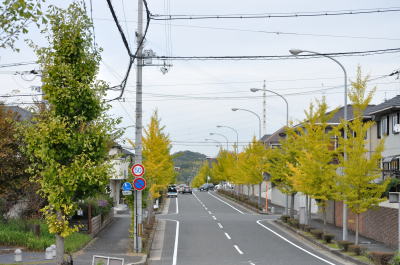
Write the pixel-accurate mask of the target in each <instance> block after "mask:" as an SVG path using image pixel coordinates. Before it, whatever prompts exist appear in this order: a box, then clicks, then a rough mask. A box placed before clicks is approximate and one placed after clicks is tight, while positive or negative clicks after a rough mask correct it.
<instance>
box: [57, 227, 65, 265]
mask: <svg viewBox="0 0 400 265" xmlns="http://www.w3.org/2000/svg"><path fill="white" fill-rule="evenodd" d="M63 262H64V238H63V237H62V236H60V235H59V234H56V264H57V265H62V264H63Z"/></svg>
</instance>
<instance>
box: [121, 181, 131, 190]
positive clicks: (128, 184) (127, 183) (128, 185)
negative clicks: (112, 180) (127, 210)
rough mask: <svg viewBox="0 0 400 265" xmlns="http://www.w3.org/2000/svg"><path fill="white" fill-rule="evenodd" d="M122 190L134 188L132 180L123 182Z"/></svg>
mask: <svg viewBox="0 0 400 265" xmlns="http://www.w3.org/2000/svg"><path fill="white" fill-rule="evenodd" d="M122 190H125V191H126V190H132V184H131V183H130V182H125V183H124V184H122Z"/></svg>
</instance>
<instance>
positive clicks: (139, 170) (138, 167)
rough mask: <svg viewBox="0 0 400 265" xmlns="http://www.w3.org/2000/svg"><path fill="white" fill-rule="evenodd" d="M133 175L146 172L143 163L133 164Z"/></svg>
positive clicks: (139, 175)
mask: <svg viewBox="0 0 400 265" xmlns="http://www.w3.org/2000/svg"><path fill="white" fill-rule="evenodd" d="M131 171H132V175H134V176H135V177H141V176H143V174H144V166H143V165H141V164H135V165H133V167H132V169H131Z"/></svg>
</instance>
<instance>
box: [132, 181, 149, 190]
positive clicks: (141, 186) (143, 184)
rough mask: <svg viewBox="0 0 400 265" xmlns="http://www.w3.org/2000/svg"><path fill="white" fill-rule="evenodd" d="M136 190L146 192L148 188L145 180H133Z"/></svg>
mask: <svg viewBox="0 0 400 265" xmlns="http://www.w3.org/2000/svg"><path fill="white" fill-rule="evenodd" d="M133 187H134V188H135V190H144V189H145V188H146V180H145V179H144V178H135V179H134V180H133Z"/></svg>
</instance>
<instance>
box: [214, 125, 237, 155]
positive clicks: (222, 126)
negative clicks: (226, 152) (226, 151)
mask: <svg viewBox="0 0 400 265" xmlns="http://www.w3.org/2000/svg"><path fill="white" fill-rule="evenodd" d="M217 128H228V129H231V130H232V131H234V132H235V133H236V154H237V153H238V149H239V133H238V131H237V130H236V129H234V128H232V127H229V126H225V125H217Z"/></svg>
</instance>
